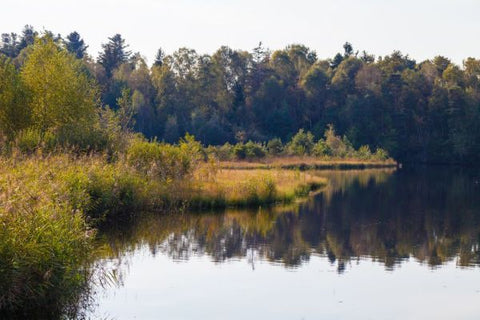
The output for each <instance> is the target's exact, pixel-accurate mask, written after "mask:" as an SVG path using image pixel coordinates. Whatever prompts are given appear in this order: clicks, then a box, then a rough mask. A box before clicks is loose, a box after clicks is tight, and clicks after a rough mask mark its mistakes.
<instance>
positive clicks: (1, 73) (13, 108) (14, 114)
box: [0, 56, 30, 139]
mask: <svg viewBox="0 0 480 320" xmlns="http://www.w3.org/2000/svg"><path fill="white" fill-rule="evenodd" d="M27 99H28V93H27V92H26V90H25V88H24V85H23V83H22V82H21V79H20V76H19V74H18V72H17V70H16V68H15V65H14V64H13V63H12V61H11V60H9V59H6V58H4V57H2V56H0V135H4V136H6V137H7V138H9V139H12V138H13V137H14V136H15V134H16V133H17V132H18V131H20V130H22V129H24V128H26V127H27V126H29V124H30V112H29V109H28V106H27Z"/></svg>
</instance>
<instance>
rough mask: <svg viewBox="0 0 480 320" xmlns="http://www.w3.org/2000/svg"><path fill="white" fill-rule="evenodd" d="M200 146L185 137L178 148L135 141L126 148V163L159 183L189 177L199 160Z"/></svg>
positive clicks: (139, 140) (187, 136)
mask: <svg viewBox="0 0 480 320" xmlns="http://www.w3.org/2000/svg"><path fill="white" fill-rule="evenodd" d="M200 151H201V145H200V144H199V143H198V142H197V141H195V140H194V137H193V136H190V135H186V136H185V138H184V139H183V140H182V141H181V142H180V145H179V146H174V145H170V144H166V143H157V142H156V141H153V142H148V141H145V140H142V139H135V140H133V141H132V142H131V143H130V146H129V147H128V148H127V151H126V156H127V163H128V164H129V165H130V166H132V167H133V168H135V169H137V170H138V171H139V172H141V173H142V174H145V175H147V176H150V177H153V178H155V179H158V180H159V181H161V182H171V181H174V180H180V179H182V178H184V177H185V176H187V175H190V174H191V173H192V172H193V170H194V168H195V165H196V163H197V162H198V161H199V160H200V158H201V153H200Z"/></svg>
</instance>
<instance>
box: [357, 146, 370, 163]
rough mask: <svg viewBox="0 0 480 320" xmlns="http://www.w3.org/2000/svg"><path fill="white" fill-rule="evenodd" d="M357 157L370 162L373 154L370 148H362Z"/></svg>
mask: <svg viewBox="0 0 480 320" xmlns="http://www.w3.org/2000/svg"><path fill="white" fill-rule="evenodd" d="M356 157H357V158H359V159H362V160H369V159H370V158H371V157H372V152H371V151H370V147H369V146H361V147H360V148H359V149H358V151H357V152H356Z"/></svg>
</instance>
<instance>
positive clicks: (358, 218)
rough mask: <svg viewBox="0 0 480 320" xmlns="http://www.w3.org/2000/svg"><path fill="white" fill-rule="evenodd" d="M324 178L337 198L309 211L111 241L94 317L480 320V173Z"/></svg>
mask: <svg viewBox="0 0 480 320" xmlns="http://www.w3.org/2000/svg"><path fill="white" fill-rule="evenodd" d="M317 174H319V175H322V176H326V177H328V178H329V181H330V183H329V186H328V188H327V189H326V190H324V191H323V192H321V193H319V194H318V195H316V196H315V197H313V198H311V199H309V200H308V201H306V202H305V203H302V204H296V205H292V206H289V207H281V208H271V209H266V208H263V209H258V210H250V211H236V210H228V211H226V212H223V213H207V214H205V213H202V214H195V213H192V214H178V213H177V214H172V215H169V216H161V217H159V216H154V215H146V216H145V217H144V218H142V219H138V220H136V221H135V222H134V223H132V224H130V225H129V226H123V227H118V228H115V229H113V230H109V231H108V232H105V233H104V234H103V235H102V238H103V241H104V244H105V250H104V251H103V253H102V254H101V256H100V257H98V261H97V265H98V266H99V269H101V270H103V271H105V270H106V271H107V272H108V274H109V275H110V278H109V280H110V281H109V282H108V283H106V284H105V283H104V284H103V286H100V285H96V290H95V291H96V295H95V296H94V300H95V305H96V306H95V307H94V309H93V310H91V311H90V315H91V317H92V318H107V319H160V318H162V319H352V318H355V319H421V318H429V319H430V318H435V319H453V318H455V319H478V316H479V314H480V303H479V302H480V268H479V266H480V197H479V196H480V185H479V181H480V175H479V174H478V171H474V170H466V169H446V168H443V167H439V168H417V169H408V170H407V169H403V170H397V171H395V170H363V171H354V170H352V171H320V172H317ZM100 267H101V268H100Z"/></svg>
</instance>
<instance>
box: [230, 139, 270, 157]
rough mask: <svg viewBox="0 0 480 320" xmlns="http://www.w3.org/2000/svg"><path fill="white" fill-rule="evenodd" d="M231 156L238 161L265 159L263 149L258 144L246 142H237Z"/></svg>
mask: <svg viewBox="0 0 480 320" xmlns="http://www.w3.org/2000/svg"><path fill="white" fill-rule="evenodd" d="M232 151H233V155H234V157H235V158H236V159H238V160H244V159H248V160H253V159H260V158H263V157H265V155H266V150H265V147H264V146H263V145H261V144H259V143H256V142H253V141H248V142H247V143H245V144H244V143H242V142H239V143H237V144H236V145H235V146H234V147H233V150H232Z"/></svg>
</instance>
